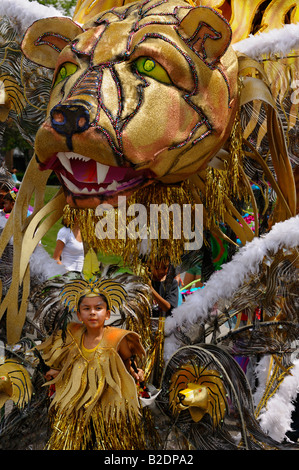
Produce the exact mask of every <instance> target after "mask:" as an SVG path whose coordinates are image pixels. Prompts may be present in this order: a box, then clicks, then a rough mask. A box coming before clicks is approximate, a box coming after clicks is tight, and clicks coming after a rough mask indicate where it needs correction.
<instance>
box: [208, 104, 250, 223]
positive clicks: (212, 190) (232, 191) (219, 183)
mask: <svg viewBox="0 0 299 470" xmlns="http://www.w3.org/2000/svg"><path fill="white" fill-rule="evenodd" d="M243 156H244V151H243V135H242V126H241V119H240V113H239V112H237V114H236V117H235V120H234V124H233V128H232V131H231V135H230V139H229V158H228V160H225V161H224V162H223V164H224V168H223V169H221V170H220V169H216V168H212V167H208V168H207V170H206V198H205V201H206V203H205V206H206V209H207V211H208V212H209V214H210V216H209V217H208V218H207V228H212V227H213V226H214V225H215V224H217V222H219V221H222V222H223V221H224V214H225V212H226V210H227V207H226V204H225V199H226V197H227V198H228V199H229V200H234V199H241V198H244V200H245V201H246V202H248V201H249V194H248V189H247V187H246V185H245V183H244V182H243V176H242V175H240V168H243Z"/></svg>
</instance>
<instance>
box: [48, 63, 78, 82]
mask: <svg viewBox="0 0 299 470" xmlns="http://www.w3.org/2000/svg"><path fill="white" fill-rule="evenodd" d="M77 68H78V67H77V65H75V64H73V63H72V62H65V63H64V64H62V65H61V67H60V69H59V70H58V73H57V75H56V79H55V82H54V86H56V85H57V84H58V83H60V82H62V81H63V80H65V79H66V78H67V77H69V76H70V75H73V73H75V72H76V70H77Z"/></svg>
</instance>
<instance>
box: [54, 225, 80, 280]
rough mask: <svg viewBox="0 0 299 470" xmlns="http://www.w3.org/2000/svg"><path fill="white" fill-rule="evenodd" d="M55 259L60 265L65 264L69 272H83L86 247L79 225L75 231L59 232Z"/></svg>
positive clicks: (75, 227) (64, 229)
mask: <svg viewBox="0 0 299 470" xmlns="http://www.w3.org/2000/svg"><path fill="white" fill-rule="evenodd" d="M53 258H54V259H55V260H56V261H57V263H58V264H63V265H64V266H65V268H66V270H67V271H80V272H81V271H82V268H83V262H84V247H83V242H82V238H81V232H80V229H79V227H78V225H75V226H74V228H73V230H71V229H70V228H69V227H62V228H61V229H60V230H59V232H58V234H57V238H56V247H55V250H54V253H53Z"/></svg>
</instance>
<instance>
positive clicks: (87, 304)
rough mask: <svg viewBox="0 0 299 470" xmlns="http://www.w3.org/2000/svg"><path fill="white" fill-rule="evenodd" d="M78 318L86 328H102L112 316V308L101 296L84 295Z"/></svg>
mask: <svg viewBox="0 0 299 470" xmlns="http://www.w3.org/2000/svg"><path fill="white" fill-rule="evenodd" d="M78 318H79V320H80V321H82V322H83V323H84V325H85V326H86V328H88V329H89V328H91V329H97V328H102V327H103V326H104V323H105V321H106V320H109V318H110V310H108V309H107V304H106V302H105V301H104V299H102V298H101V297H84V298H83V299H82V301H81V303H80V305H79V311H78Z"/></svg>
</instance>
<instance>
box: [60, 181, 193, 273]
mask: <svg viewBox="0 0 299 470" xmlns="http://www.w3.org/2000/svg"><path fill="white" fill-rule="evenodd" d="M149 201H151V204H149ZM134 204H138V205H142V206H143V207H144V208H145V209H146V211H147V227H146V230H147V237H148V239H147V240H148V247H147V251H146V253H143V255H142V257H141V256H140V249H141V242H142V240H140V237H139V236H137V237H136V236H135V238H134V233H133V235H132V231H130V227H131V228H132V224H130V222H132V221H134V219H135V220H136V219H138V215H136V214H134V216H130V215H128V213H127V211H128V208H129V207H130V206H132V205H134ZM152 204H155V205H156V206H157V207H158V206H161V204H165V205H166V206H167V208H169V207H170V206H171V205H173V204H177V205H179V207H180V209H181V208H182V207H183V205H184V204H190V205H191V213H192V209H193V208H194V205H195V203H194V199H193V196H192V195H191V193H190V191H189V189H188V183H185V182H183V183H180V184H178V185H172V186H169V185H163V184H161V183H154V184H152V185H150V186H147V187H146V188H142V189H140V190H138V191H136V192H135V193H134V194H133V195H132V196H131V197H130V198H128V199H127V200H126V207H118V208H112V209H111V210H109V211H106V212H105V213H104V215H103V216H97V215H96V211H95V210H94V209H75V208H71V207H69V206H68V205H66V206H65V208H64V212H63V220H64V223H65V224H66V225H67V226H69V227H71V228H72V227H73V226H74V224H75V222H76V223H78V224H79V227H80V230H81V235H82V239H83V242H84V243H85V244H87V245H88V247H91V248H93V249H94V250H95V251H96V252H100V253H103V254H105V255H117V256H120V257H121V258H122V260H123V263H124V265H125V266H129V267H130V268H131V269H132V270H133V271H134V272H135V274H138V275H144V274H145V273H144V266H148V265H150V264H152V263H155V261H156V260H161V259H163V258H165V259H170V262H171V263H172V264H173V265H179V264H180V262H181V257H182V255H183V253H184V245H185V243H186V241H188V240H186V239H185V238H184V236H183V227H182V225H183V224H182V223H181V227H180V228H179V229H180V232H179V233H178V226H177V225H176V224H174V223H173V222H174V216H173V213H172V212H171V211H168V214H169V230H168V228H167V230H168V233H166V231H165V230H166V229H165V225H164V224H162V223H161V220H159V223H158V232H157V233H153V230H152V228H153V227H152V225H151V224H150V223H149V221H150V211H151V205H152ZM104 219H105V220H104ZM181 219H182V218H181ZM100 220H101V221H102V222H101V223H103V220H104V221H105V222H106V227H115V236H114V238H112V237H106V238H101V237H99V230H98V226H97V224H98V223H99V222H100ZM193 223H194V222H193ZM124 228H125V229H127V231H126V230H124ZM155 228H156V226H155ZM138 229H139V233H140V232H141V231H142V230H144V229H145V227H139V226H138V224H136V227H135V230H134V231H135V234H138V231H137V230H138ZM102 232H104V233H105V230H104V228H102ZM124 232H125V235H124ZM106 233H107V232H106ZM145 241H146V240H145ZM141 258H142V259H141ZM142 260H143V261H142Z"/></svg>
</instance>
